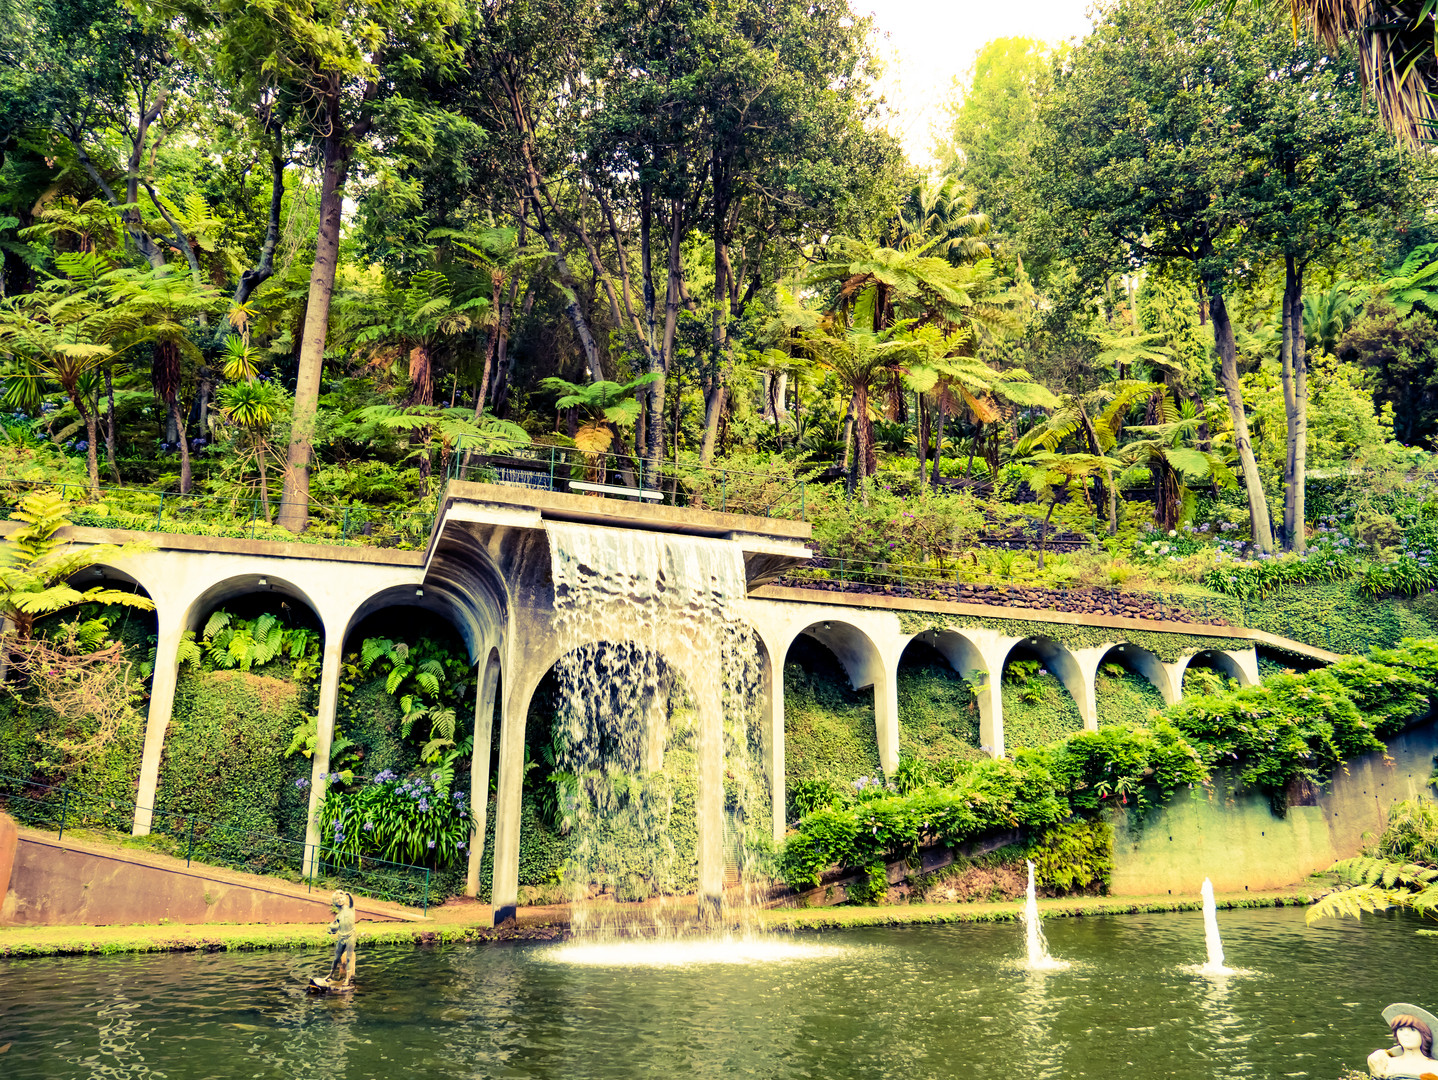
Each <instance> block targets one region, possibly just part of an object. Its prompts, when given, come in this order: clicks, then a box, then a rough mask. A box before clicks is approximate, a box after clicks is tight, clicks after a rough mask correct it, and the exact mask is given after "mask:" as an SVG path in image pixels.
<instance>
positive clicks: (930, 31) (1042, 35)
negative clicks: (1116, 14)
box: [850, 0, 1092, 163]
mask: <svg viewBox="0 0 1438 1080" xmlns="http://www.w3.org/2000/svg"><path fill="white" fill-rule="evenodd" d="M1091 2H1092V0H850V7H851V8H852V9H853V11H854V13H855V14H856V15H870V14H871V15H873V17H874V22H875V23H876V24H877V29H878V33H879V40H878V42H877V45H878V49H879V54H880V56H882V57H884V59H885V65H884V66H885V72H884V78H883V80H882V81H881V82H880V85H879V89H880V90H881V92H882V93H883V95H884V97H885V98H886V99H887V100H888V102H889V105H890V107H891V108H892V109H894V110H895V111H896V112H897V113H898V116H897V117H896V118H895V120H894V122H893V124H891V128H892V129H893V131H894V134H896V135H897V136H899V138H900V139H901V140H902V141H903V144H904V148H905V149H906V150H908V152H909V156H910V158H912V159H913V160H914V161H916V162H921V163H922V162H928V161H930V160H932V159H931V155H930V150H931V149H932V147H933V130H934V126H935V124H937V123H938V122H940V121H941V120H942V118H943V115H944V104H945V102H947V101H948V100H949V96H950V94H951V87H952V85H953V81H954V79H955V78H957V79H959V80H960V82H961V83H962V82H965V81H967V75H968V72H969V68H970V66H971V65H972V64H973V62H974V57H975V56H976V55H977V54H978V52H979V50H980V49H982V48H983V47H984V45H985V44H987V43H988V42H990V41H992V40H993V39H994V38H1000V37H1031V38H1038V39H1039V40H1041V41H1050V42H1060V41H1065V40H1067V39H1069V38H1073V37H1081V36H1082V35H1084V34H1086V33H1088V31H1089V27H1090V25H1091V24H1090V21H1089V18H1088V15H1087V14H1086V13H1087V11H1088V10H1089V7H1090V5H1091Z"/></svg>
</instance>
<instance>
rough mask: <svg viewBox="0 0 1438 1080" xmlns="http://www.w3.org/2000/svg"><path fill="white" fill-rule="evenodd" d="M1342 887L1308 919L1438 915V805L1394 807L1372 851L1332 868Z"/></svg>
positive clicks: (1411, 803)
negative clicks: (1390, 912) (1402, 911)
mask: <svg viewBox="0 0 1438 1080" xmlns="http://www.w3.org/2000/svg"><path fill="white" fill-rule="evenodd" d="M1329 870H1330V872H1331V873H1334V874H1337V875H1338V879H1339V882H1340V888H1339V889H1337V890H1336V891H1334V892H1331V893H1329V894H1328V895H1327V896H1325V897H1324V898H1323V899H1322V900H1320V901H1319V902H1318V903H1316V904H1314V905H1313V906H1312V907H1310V908H1309V909H1308V921H1309V922H1316V921H1317V920H1319V919H1329V918H1354V919H1356V918H1358V917H1359V916H1361V915H1363V914H1365V913H1367V912H1373V911H1386V910H1387V909H1389V908H1394V907H1398V908H1407V909H1408V910H1410V911H1416V912H1418V913H1419V914H1421V915H1433V914H1438V806H1434V805H1433V804H1432V803H1429V802H1418V801H1416V800H1404V801H1402V802H1397V803H1394V804H1393V806H1392V807H1391V808H1390V809H1389V811H1388V824H1387V826H1386V827H1385V828H1384V830H1383V833H1382V835H1381V836H1379V838H1378V843H1377V844H1376V845H1375V846H1374V847H1373V848H1372V849H1371V850H1369V851H1368V852H1365V853H1364V854H1362V855H1359V856H1357V857H1356V858H1352V859H1344V860H1343V861H1342V862H1339V863H1335V864H1334V865H1333V866H1332V867H1330V868H1329Z"/></svg>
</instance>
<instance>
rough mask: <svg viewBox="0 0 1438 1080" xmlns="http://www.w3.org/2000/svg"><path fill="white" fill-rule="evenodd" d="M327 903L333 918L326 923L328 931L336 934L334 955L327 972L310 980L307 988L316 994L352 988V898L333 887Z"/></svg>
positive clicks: (353, 967)
mask: <svg viewBox="0 0 1438 1080" xmlns="http://www.w3.org/2000/svg"><path fill="white" fill-rule="evenodd" d="M330 906H331V907H333V908H334V910H335V917H334V921H333V922H331V923H330V926H329V932H330V933H331V934H334V935H335V954H334V960H333V961H332V962H331V964H330V973H329V974H328V975H320V976H316V977H315V978H313V979H311V980H310V989H311V990H312V991H314V992H316V993H322V992H324V991H330V992H335V991H343V990H352V989H354V983H353V980H354V974H355V898H354V897H353V896H351V895H350V894H349V893H347V892H340V891H339V890H338V889H336V890H335V894H334V896H332V897H330Z"/></svg>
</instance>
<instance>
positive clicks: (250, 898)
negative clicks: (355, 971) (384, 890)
mask: <svg viewBox="0 0 1438 1080" xmlns="http://www.w3.org/2000/svg"><path fill="white" fill-rule="evenodd" d="M12 828H13V825H12ZM3 837H4V826H3V823H0V869H3V850H4V843H3ZM287 890H288V891H287ZM297 891H298V889H297V887H295V886H289V885H285V884H282V883H276V887H275V888H274V889H270V888H267V887H266V886H264V885H263V884H244V883H241V882H238V881H229V880H226V879H225V877H224V876H223V874H219V873H213V872H210V871H207V869H206V868H205V867H198V866H197V867H193V868H189V869H187V868H185V867H183V866H182V865H177V866H173V867H171V866H154V865H147V864H146V863H145V862H143V861H140V860H138V859H135V860H132V859H129V858H126V857H125V856H124V855H123V854H118V853H117V854H106V853H104V852H100V851H93V850H78V849H75V848H71V847H68V846H67V845H62V844H61V843H59V842H57V841H55V840H41V839H36V838H32V837H29V836H26V837H22V838H21V839H20V841H19V845H18V849H17V851H16V857H15V865H14V870H13V872H12V873H11V877H10V891H9V893H8V894H7V895H6V896H5V897H4V903H3V905H0V926H37V925H43V926H62V925H73V926H109V925H123V924H130V923H157V922H159V921H160V920H161V919H166V920H169V921H170V922H176V923H305V922H314V923H318V922H328V921H329V919H330V907H329V893H327V892H316V893H314V894H313V897H312V898H311V897H310V896H308V895H305V894H301V895H295V893H296V892H297ZM370 917H375V916H373V915H371V916H370Z"/></svg>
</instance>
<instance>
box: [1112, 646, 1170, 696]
mask: <svg viewBox="0 0 1438 1080" xmlns="http://www.w3.org/2000/svg"><path fill="white" fill-rule="evenodd" d="M1098 663H1099V665H1103V664H1109V663H1120V664H1123V666H1124V667H1126V668H1128V669H1129V670H1130V671H1133V672H1135V673H1136V674H1139V675H1142V676H1143V677H1144V678H1145V679H1147V680H1148V681H1149V682H1151V683H1152V684H1153V687H1154V689H1155V690H1157V691H1158V692H1159V693H1160V694H1162V695H1163V700H1164V703H1165V704H1167V705H1172V704H1173V703H1174V702H1175V701H1177V700H1178V698H1179V689H1178V687H1177V686H1176V685H1175V684H1174V682H1173V679H1172V678H1171V677H1170V673H1169V669H1168V667H1167V665H1165V664H1164V662H1163V661H1162V660H1160V659H1159V658H1158V656H1157V654H1155V653H1154V652H1153V651H1152V650H1150V649H1145V648H1144V647H1143V646H1142V645H1135V644H1134V643H1133V642H1131V641H1121V642H1119V643H1118V644H1117V645H1110V646H1108V648H1107V649H1106V650H1105V651H1104V652H1103V654H1102V655H1101V656H1100V657H1099V658H1098Z"/></svg>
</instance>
